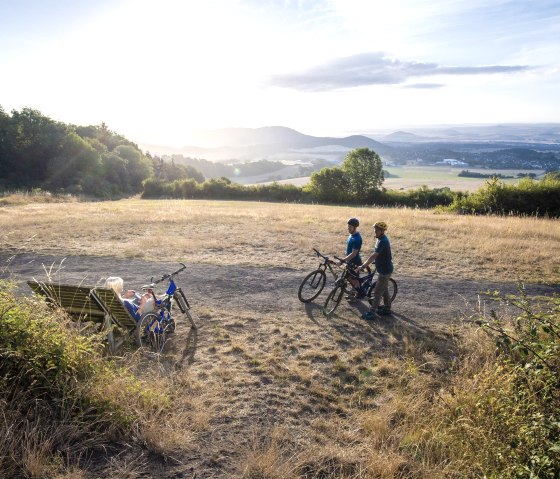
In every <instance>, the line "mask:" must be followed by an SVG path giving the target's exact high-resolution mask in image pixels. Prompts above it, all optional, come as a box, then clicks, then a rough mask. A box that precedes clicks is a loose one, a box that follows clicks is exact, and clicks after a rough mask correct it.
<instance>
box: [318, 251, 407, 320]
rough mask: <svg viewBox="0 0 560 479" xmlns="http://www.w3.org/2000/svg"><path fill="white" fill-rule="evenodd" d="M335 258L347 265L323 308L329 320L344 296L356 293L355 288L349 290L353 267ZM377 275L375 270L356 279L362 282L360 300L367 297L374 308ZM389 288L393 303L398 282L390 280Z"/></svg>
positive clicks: (359, 291) (359, 289)
mask: <svg viewBox="0 0 560 479" xmlns="http://www.w3.org/2000/svg"><path fill="white" fill-rule="evenodd" d="M335 258H336V259H337V260H339V261H342V262H344V263H346V265H345V267H344V270H343V272H342V274H341V275H340V278H338V279H337V280H336V281H335V283H334V287H333V289H332V290H331V292H330V293H329V295H328V296H327V299H326V301H325V305H324V306H323V314H324V315H325V316H326V317H327V318H328V317H330V316H331V315H332V313H334V311H335V309H336V308H338V305H339V304H340V302H341V301H342V296H343V295H344V294H345V293H346V294H353V293H354V292H355V291H356V290H354V289H353V288H348V284H349V277H350V276H351V275H352V272H351V271H350V268H351V267H353V265H350V264H349V263H348V262H347V261H344V260H343V259H340V258H337V257H336V256H335ZM376 273H377V270H376V269H375V268H374V269H373V270H371V272H370V273H368V274H367V275H365V276H362V277H361V278H359V277H356V279H357V280H358V281H359V282H360V286H359V287H358V289H357V291H358V295H359V296H358V298H359V297H360V296H361V297H367V298H368V302H369V304H370V305H372V306H373V298H372V294H373V291H374V290H375V285H376V284H377V281H373V278H374V277H375V274H376ZM387 287H388V289H389V297H390V298H391V302H393V301H394V299H395V297H396V296H397V282H396V281H395V280H394V279H393V278H389V285H388V286H387Z"/></svg>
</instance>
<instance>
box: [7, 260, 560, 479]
mask: <svg viewBox="0 0 560 479" xmlns="http://www.w3.org/2000/svg"><path fill="white" fill-rule="evenodd" d="M62 259H63V258H61V257H56V256H40V255H31V254H22V255H18V256H17V257H15V258H11V259H10V258H9V256H7V255H1V254H0V278H3V279H5V278H8V277H11V278H13V279H16V280H20V281H25V280H28V279H32V278H35V279H40V280H45V279H46V276H45V272H44V269H43V266H42V265H45V267H46V268H47V269H49V268H50V266H51V265H54V266H53V267H52V270H51V271H53V272H55V271H57V269H58V267H59V266H61V269H60V271H58V272H57V273H55V274H53V280H54V281H60V282H61V283H69V284H73V283H79V282H83V284H87V285H95V284H98V283H100V282H102V279H103V278H105V277H106V276H109V275H120V276H122V277H123V278H124V280H125V285H126V286H127V287H130V288H139V287H140V285H141V284H142V283H146V282H147V281H149V279H150V277H151V276H152V275H154V276H155V277H158V276H159V275H161V274H163V273H167V272H171V271H173V270H175V269H176V268H177V263H167V262H160V261H154V262H151V263H149V262H146V261H141V260H135V259H126V260H124V259H114V258H107V257H87V256H81V257H68V258H66V259H65V260H64V261H62ZM305 273H306V272H303V271H301V270H295V269H289V268H259V267H239V266H209V265H203V266H201V265H196V264H187V270H186V271H185V272H184V274H181V275H180V276H179V278H178V284H179V285H180V286H182V287H183V289H184V290H185V292H186V294H187V296H188V298H189V299H190V300H191V306H192V308H193V311H195V313H196V314H197V316H198V319H197V321H198V322H199V328H198V329H197V330H193V329H190V328H189V327H188V325H187V324H186V322H183V323H179V326H178V329H177V333H176V335H175V337H174V338H173V340H172V344H171V346H170V349H169V352H168V357H169V364H168V366H167V369H168V374H169V375H173V374H176V373H177V371H183V372H185V371H186V372H188V375H189V378H191V380H192V381H193V382H192V384H195V383H196V384H198V385H199V389H198V392H197V397H193V398H192V408H191V409H192V411H194V412H192V414H193V417H192V427H193V430H194V431H196V433H195V434H194V435H193V438H194V439H193V441H192V442H191V443H189V444H186V445H184V447H183V448H181V451H179V452H178V453H177V454H176V456H175V457H176V460H173V461H167V462H165V461H161V460H160V459H157V458H153V457H151V456H149V455H145V454H144V452H138V451H137V452H136V453H134V452H133V451H132V452H131V453H130V454H140V455H142V457H143V462H142V463H143V464H144V465H145V468H146V469H145V473H142V474H140V475H139V476H138V477H175V478H192V477H196V478H197V479H202V478H230V477H240V476H241V473H240V471H241V470H242V469H243V467H246V466H245V464H246V463H247V461H249V459H250V458H251V457H254V455H255V451H260V450H261V449H262V448H263V447H264V446H263V445H265V444H268V443H269V442H270V438H271V437H272V435H273V433H274V434H276V435H278V434H281V435H282V437H283V444H284V445H285V446H284V447H285V448H286V449H287V450H289V451H292V452H296V453H298V454H300V453H301V451H304V450H309V451H313V450H314V449H313V448H314V447H316V445H317V444H320V443H321V441H322V439H321V438H322V437H323V436H322V435H328V434H331V433H332V431H331V432H329V431H327V432H324V429H325V427H326V426H325V425H324V424H322V423H321V421H323V420H324V421H329V420H330V419H332V418H339V417H345V416H348V415H350V414H352V412H353V411H354V410H355V409H351V408H352V407H354V408H355V406H352V401H354V399H355V398H356V395H357V394H360V406H359V408H367V407H372V405H374V404H375V401H379V398H378V397H376V395H375V391H374V390H372V391H370V392H369V393H368V391H364V389H363V387H362V389H360V390H359V391H358V389H357V386H354V385H353V383H352V381H342V379H344V378H342V376H341V374H342V373H341V371H342V370H344V374H351V373H352V371H354V369H356V368H357V367H358V366H357V365H360V364H367V363H368V361H371V360H372V358H375V357H378V356H379V355H380V354H382V353H383V351H389V350H397V351H402V352H403V354H404V353H405V352H406V349H407V347H409V346H410V344H411V343H412V342H415V341H422V342H423V343H424V345H425V348H426V351H428V352H429V353H430V354H432V355H433V354H434V352H436V353H437V354H440V355H445V354H446V353H448V354H453V353H452V351H447V350H448V346H447V344H448V334H449V331H450V328H449V326H450V325H459V323H460V319H461V318H462V317H464V316H465V315H467V314H469V313H471V312H473V311H474V309H475V308H476V307H478V306H479V305H481V304H482V305H483V307H484V305H486V307H490V304H489V303H486V302H485V301H482V303H479V296H478V293H480V292H483V291H487V290H500V291H502V292H504V293H505V292H507V293H513V292H515V291H516V286H515V284H511V283H508V284H503V283H502V284H500V283H491V282H477V281H462V280H455V279H453V278H445V279H440V280H434V279H424V278H414V277H401V276H399V275H398V274H397V275H395V279H396V280H397V282H398V285H399V293H398V296H397V299H396V301H395V304H394V311H395V315H394V317H392V318H388V319H386V320H383V322H380V321H374V322H365V321H363V320H362V319H361V318H360V313H361V312H362V311H364V310H365V309H366V307H367V304H365V303H364V304H358V305H349V304H347V303H345V302H344V303H343V304H342V305H341V306H340V307H339V309H338V310H337V314H336V315H335V316H334V317H333V318H331V319H329V320H327V319H326V318H325V317H324V316H323V315H322V313H321V304H322V302H323V301H324V299H325V298H326V294H327V291H328V286H327V288H325V291H324V292H323V293H322V294H321V296H320V297H319V298H318V300H316V302H314V303H311V304H308V305H304V304H302V303H300V302H299V301H298V299H297V289H298V286H299V283H300V281H301V279H302V278H303V277H304V276H305ZM527 290H528V293H529V294H530V295H544V294H546V295H548V294H551V293H552V292H554V291H556V292H558V291H559V288H558V286H557V285H556V286H545V285H527ZM19 291H20V292H21V293H22V294H27V293H29V292H30V291H29V288H28V287H27V285H26V284H25V283H22V284H21V286H20V289H19ZM492 307H495V305H493V306H492ZM436 363H437V361H436V360H434V366H433V367H434V368H437V367H438V366H437V364H436ZM337 380H339V383H340V384H338V383H336V381H337ZM192 384H191V386H192ZM337 384H338V385H337ZM185 394H186V393H185ZM195 410H196V411H195ZM333 421H334V419H333ZM279 431H280V432H279ZM123 457H125V456H123ZM309 457H310V459H309V460H310V461H312V460H316V459H312V457H313V455H312V454H311V453H310V455H309ZM127 460H128V462H129V463H130V458H128V459H127Z"/></svg>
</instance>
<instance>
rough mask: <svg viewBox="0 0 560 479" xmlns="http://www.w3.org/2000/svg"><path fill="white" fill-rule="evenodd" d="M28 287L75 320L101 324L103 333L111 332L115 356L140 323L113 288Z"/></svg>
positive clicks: (36, 284) (34, 284)
mask: <svg viewBox="0 0 560 479" xmlns="http://www.w3.org/2000/svg"><path fill="white" fill-rule="evenodd" d="M27 284H28V285H29V287H30V288H31V290H32V291H33V292H34V293H36V294H39V295H41V296H44V297H45V298H46V300H47V302H48V303H50V304H52V305H53V306H56V307H59V308H62V309H63V310H64V311H66V312H67V313H68V314H69V315H70V316H72V317H73V318H74V319H76V320H78V321H92V322H94V323H100V324H101V329H102V331H106V332H107V341H108V343H109V349H110V351H111V353H114V352H115V351H116V350H117V349H118V348H119V347H120V346H121V345H122V343H123V342H124V341H125V340H126V338H127V337H128V336H129V335H130V334H132V333H133V332H134V330H135V329H136V321H135V320H134V318H133V317H132V315H131V314H130V313H129V312H128V310H127V309H126V307H125V306H124V304H123V303H122V301H121V300H120V299H119V297H118V296H117V293H115V291H113V290H112V289H109V288H97V287H88V286H72V285H66V284H55V283H43V282H38V281H28V282H27Z"/></svg>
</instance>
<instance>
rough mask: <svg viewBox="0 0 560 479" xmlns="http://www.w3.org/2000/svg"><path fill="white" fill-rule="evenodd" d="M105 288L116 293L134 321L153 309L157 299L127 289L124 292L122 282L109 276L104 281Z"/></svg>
mask: <svg viewBox="0 0 560 479" xmlns="http://www.w3.org/2000/svg"><path fill="white" fill-rule="evenodd" d="M105 287H106V288H111V289H113V290H114V291H115V293H117V295H118V296H119V298H120V299H121V300H122V302H123V304H124V306H125V307H126V309H128V311H129V312H130V314H131V315H132V316H133V317H134V319H135V320H136V321H138V320H139V319H140V317H141V316H142V315H143V314H144V313H147V312H150V311H152V310H153V309H154V303H155V300H156V299H157V298H156V297H155V296H154V295H152V294H151V293H144V294H140V293H137V292H136V291H134V290H132V289H129V290H126V291H124V281H123V279H122V278H121V277H119V276H110V277H109V278H107V279H106V280H105Z"/></svg>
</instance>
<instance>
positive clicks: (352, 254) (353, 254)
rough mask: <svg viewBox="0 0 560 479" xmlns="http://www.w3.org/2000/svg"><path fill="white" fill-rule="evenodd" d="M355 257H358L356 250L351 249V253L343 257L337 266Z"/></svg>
mask: <svg viewBox="0 0 560 479" xmlns="http://www.w3.org/2000/svg"><path fill="white" fill-rule="evenodd" d="M357 255H358V250H357V249H353V250H352V252H351V253H350V254H349V255H348V256H345V257H344V258H342V261H339V262H338V266H340V265H341V264H342V263H344V262H347V263H348V262H349V261H350V260H352V259H354V258H355V257H356V256H357Z"/></svg>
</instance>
